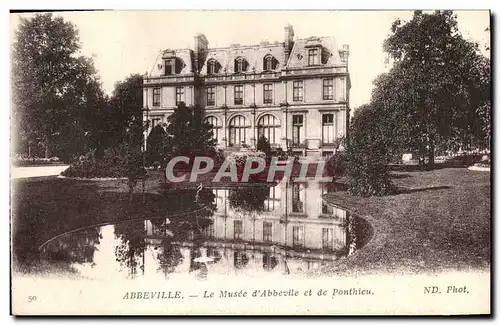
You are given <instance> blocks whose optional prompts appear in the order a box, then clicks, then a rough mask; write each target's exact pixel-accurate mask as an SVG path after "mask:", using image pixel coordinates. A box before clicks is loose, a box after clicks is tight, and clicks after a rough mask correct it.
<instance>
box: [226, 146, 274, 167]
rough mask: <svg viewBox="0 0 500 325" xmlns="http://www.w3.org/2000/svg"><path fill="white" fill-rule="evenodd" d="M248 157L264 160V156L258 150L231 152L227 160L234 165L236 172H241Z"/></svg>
mask: <svg viewBox="0 0 500 325" xmlns="http://www.w3.org/2000/svg"><path fill="white" fill-rule="evenodd" d="M249 157H260V158H263V159H266V154H265V153H264V152H262V151H259V150H247V151H235V152H232V153H231V154H230V155H229V156H228V157H227V159H228V160H229V161H234V162H235V163H236V168H237V169H238V171H242V170H243V168H244V167H245V163H246V161H247V159H248V158H249Z"/></svg>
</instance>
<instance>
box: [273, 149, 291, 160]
mask: <svg viewBox="0 0 500 325" xmlns="http://www.w3.org/2000/svg"><path fill="white" fill-rule="evenodd" d="M271 155H272V156H273V157H278V159H279V160H288V157H289V154H288V153H287V152H285V151H284V150H283V149H281V148H277V149H276V150H275V151H274V152H272V153H271Z"/></svg>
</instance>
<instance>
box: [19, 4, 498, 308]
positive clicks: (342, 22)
mask: <svg viewBox="0 0 500 325" xmlns="http://www.w3.org/2000/svg"><path fill="white" fill-rule="evenodd" d="M10 31H11V45H12V56H11V59H12V60H11V71H12V74H11V86H12V89H11V95H12V107H11V135H12V142H11V147H12V153H11V179H10V182H11V229H10V230H11V257H12V259H11V290H12V292H11V296H12V300H11V313H12V314H13V315H16V316H29V315H79V316H88V315H102V316H106V315H140V316H149V315H162V316H171V315H311V316H313V315H335V316H340V315H341V316H358V315H418V316H421V315H489V314H490V313H491V273H490V272H491V238H492V237H491V236H492V230H491V216H492V215H491V211H492V209H491V180H492V178H491V160H490V157H491V93H490V92H491V59H490V43H491V42H490V12H489V11H486V10H483V11H462V10H430V11H420V10H412V11H410V10H408V11H355V10H354V11H326V10H324V11H234V10H232V11H222V10H221V11H173V10H157V11H112V10H108V11H74V12H73V11H62V12H61V11H58V12H36V13H30V12H22V13H11V14H10Z"/></svg>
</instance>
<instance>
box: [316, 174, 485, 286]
mask: <svg viewBox="0 0 500 325" xmlns="http://www.w3.org/2000/svg"><path fill="white" fill-rule="evenodd" d="M394 183H395V184H396V185H397V186H399V187H404V188H408V189H409V190H407V191H405V193H404V194H397V195H390V196H384V197H371V198H360V197H354V196H350V195H348V194H347V193H346V192H334V193H329V194H326V195H325V196H324V200H325V201H327V202H328V203H331V204H335V205H338V206H341V207H344V208H346V209H348V210H350V211H352V212H354V213H356V214H358V215H360V216H361V217H363V218H366V219H367V220H368V221H370V222H371V223H372V226H373V228H374V236H373V238H372V241H371V242H370V243H369V244H368V245H367V246H366V247H365V248H363V249H362V250H360V251H358V252H357V253H356V254H354V255H353V256H351V257H349V258H347V259H345V260H344V261H342V262H340V263H338V264H337V265H335V266H333V267H328V268H326V269H324V270H322V272H323V273H325V272H326V273H330V274H339V275H341V274H345V275H350V276H352V275H353V274H368V273H388V272H391V273H403V274H408V273H432V272H436V271H445V270H457V271H465V270H467V271H471V270H472V271H473V270H481V271H487V270H489V268H490V265H491V239H490V234H491V232H490V231H491V228H490V224H491V222H490V221H491V220H490V219H491V213H490V212H491V198H490V194H491V184H490V177H489V173H477V172H472V171H469V170H467V169H462V168H445V169H438V170H432V171H418V172H408V173H404V174H401V173H399V174H396V176H395V177H394Z"/></svg>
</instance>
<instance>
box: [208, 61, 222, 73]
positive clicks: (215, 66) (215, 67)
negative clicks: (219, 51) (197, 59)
mask: <svg viewBox="0 0 500 325" xmlns="http://www.w3.org/2000/svg"><path fill="white" fill-rule="evenodd" d="M219 70H220V64H219V62H217V60H214V59H210V60H208V63H207V74H215V73H219Z"/></svg>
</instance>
